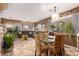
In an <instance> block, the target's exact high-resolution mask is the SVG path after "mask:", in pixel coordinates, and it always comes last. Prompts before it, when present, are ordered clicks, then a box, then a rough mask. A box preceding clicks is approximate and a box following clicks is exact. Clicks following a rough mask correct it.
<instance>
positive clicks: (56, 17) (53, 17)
mask: <svg viewBox="0 0 79 59" xmlns="http://www.w3.org/2000/svg"><path fill="white" fill-rule="evenodd" d="M51 18H52V20H58V19H59V14H58V13H57V10H56V6H55V7H54V13H53V14H52V16H51Z"/></svg>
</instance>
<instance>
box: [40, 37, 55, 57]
mask: <svg viewBox="0 0 79 59" xmlns="http://www.w3.org/2000/svg"><path fill="white" fill-rule="evenodd" d="M41 42H42V43H44V44H45V45H48V49H46V55H47V56H50V47H51V43H54V42H55V36H48V39H43V40H41Z"/></svg>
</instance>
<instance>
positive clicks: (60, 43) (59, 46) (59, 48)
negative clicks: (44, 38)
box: [51, 35, 65, 56]
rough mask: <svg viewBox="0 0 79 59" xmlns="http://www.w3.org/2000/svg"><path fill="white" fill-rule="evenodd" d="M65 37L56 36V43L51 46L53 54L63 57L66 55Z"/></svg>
mask: <svg viewBox="0 0 79 59" xmlns="http://www.w3.org/2000/svg"><path fill="white" fill-rule="evenodd" d="M64 39H65V35H56V38H55V43H54V45H53V46H51V52H52V54H53V55H55V56H62V55H64V54H65V50H64Z"/></svg>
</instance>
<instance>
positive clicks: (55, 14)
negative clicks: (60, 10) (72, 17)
mask: <svg viewBox="0 0 79 59" xmlns="http://www.w3.org/2000/svg"><path fill="white" fill-rule="evenodd" d="M51 18H52V20H58V19H59V14H57V13H54V14H52V16H51Z"/></svg>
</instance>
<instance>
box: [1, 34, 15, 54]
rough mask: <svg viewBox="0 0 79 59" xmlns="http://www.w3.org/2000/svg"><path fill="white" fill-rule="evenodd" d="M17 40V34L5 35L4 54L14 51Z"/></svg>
mask: <svg viewBox="0 0 79 59" xmlns="http://www.w3.org/2000/svg"><path fill="white" fill-rule="evenodd" d="M14 39H15V33H5V34H4V37H3V46H2V51H3V52H2V53H3V54H4V53H9V52H12V50H13V45H14V44H13V42H14Z"/></svg>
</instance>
